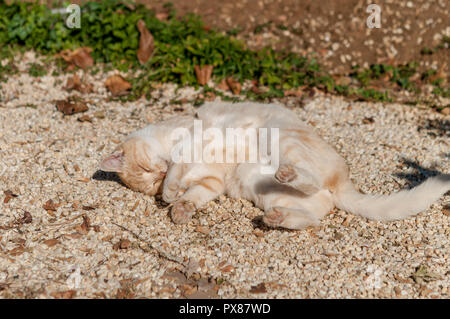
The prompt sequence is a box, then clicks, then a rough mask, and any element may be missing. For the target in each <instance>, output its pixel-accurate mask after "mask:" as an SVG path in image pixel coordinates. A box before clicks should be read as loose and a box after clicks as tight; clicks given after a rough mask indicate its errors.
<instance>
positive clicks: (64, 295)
mask: <svg viewBox="0 0 450 319" xmlns="http://www.w3.org/2000/svg"><path fill="white" fill-rule="evenodd" d="M76 294H77V292H76V291H75V290H66V291H58V292H52V293H51V294H50V296H52V297H53V298H55V299H72V298H73V297H75V295H76Z"/></svg>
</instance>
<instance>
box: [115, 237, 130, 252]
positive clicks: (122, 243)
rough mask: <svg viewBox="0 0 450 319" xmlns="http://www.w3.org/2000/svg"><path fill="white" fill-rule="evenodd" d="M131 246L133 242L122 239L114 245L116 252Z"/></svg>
mask: <svg viewBox="0 0 450 319" xmlns="http://www.w3.org/2000/svg"><path fill="white" fill-rule="evenodd" d="M130 246H131V242H130V241H129V240H128V239H121V240H119V241H118V242H117V243H115V244H114V245H113V249H114V250H119V249H128V248H129V247H130Z"/></svg>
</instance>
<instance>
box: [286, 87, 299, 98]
mask: <svg viewBox="0 0 450 319" xmlns="http://www.w3.org/2000/svg"><path fill="white" fill-rule="evenodd" d="M302 95H303V91H302V90H301V89H296V90H286V91H284V96H296V97H301V96H302Z"/></svg>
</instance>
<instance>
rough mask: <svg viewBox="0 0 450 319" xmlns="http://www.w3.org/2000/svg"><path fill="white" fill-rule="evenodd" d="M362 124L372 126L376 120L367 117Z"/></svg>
mask: <svg viewBox="0 0 450 319" xmlns="http://www.w3.org/2000/svg"><path fill="white" fill-rule="evenodd" d="M362 122H363V123H364V124H372V123H374V122H375V120H374V119H373V117H365V118H364V119H363V120H362Z"/></svg>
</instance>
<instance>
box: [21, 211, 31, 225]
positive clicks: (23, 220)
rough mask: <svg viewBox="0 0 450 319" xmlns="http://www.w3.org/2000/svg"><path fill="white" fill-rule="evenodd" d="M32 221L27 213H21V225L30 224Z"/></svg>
mask: <svg viewBox="0 0 450 319" xmlns="http://www.w3.org/2000/svg"><path fill="white" fill-rule="evenodd" d="M32 221H33V216H31V214H30V213H29V212H27V211H25V212H24V213H23V217H22V218H21V219H20V223H22V224H30V223H31V222H32Z"/></svg>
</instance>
